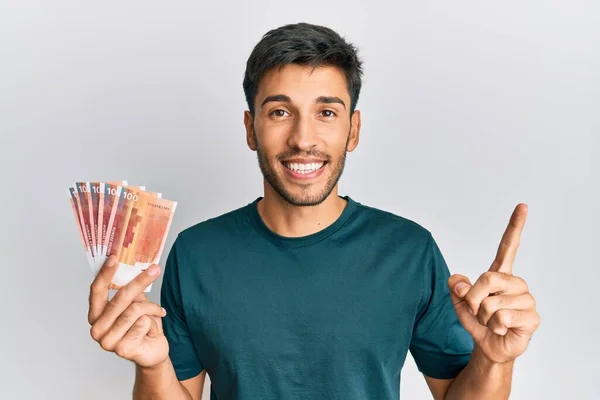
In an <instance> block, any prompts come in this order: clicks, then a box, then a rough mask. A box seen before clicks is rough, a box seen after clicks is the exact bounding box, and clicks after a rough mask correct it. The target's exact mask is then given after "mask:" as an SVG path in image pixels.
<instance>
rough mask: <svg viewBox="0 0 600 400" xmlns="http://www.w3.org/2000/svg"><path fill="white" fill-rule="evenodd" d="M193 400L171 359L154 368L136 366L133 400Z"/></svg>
mask: <svg viewBox="0 0 600 400" xmlns="http://www.w3.org/2000/svg"><path fill="white" fill-rule="evenodd" d="M166 399H168V400H193V399H192V397H191V396H190V394H189V393H188V391H187V390H186V389H185V388H184V387H183V385H182V384H181V383H180V382H179V380H177V376H176V375H175V369H174V368H173V364H172V363H171V359H170V358H167V359H166V360H165V362H164V363H162V364H160V365H158V366H156V367H154V368H141V367H139V366H136V369H135V384H134V387H133V400H166Z"/></svg>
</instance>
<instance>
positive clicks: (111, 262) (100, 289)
mask: <svg viewBox="0 0 600 400" xmlns="http://www.w3.org/2000/svg"><path fill="white" fill-rule="evenodd" d="M117 264H118V261H117V257H116V256H114V255H112V256H110V257H108V259H107V260H106V262H105V263H104V265H103V266H102V268H100V271H99V272H98V274H97V275H96V277H95V278H94V281H93V282H92V284H91V286H90V299H89V302H90V308H89V311H88V322H89V323H90V325H93V324H94V322H96V320H97V319H98V317H100V315H102V312H103V311H104V308H105V307H106V304H107V303H108V289H109V286H110V282H111V281H112V278H113V276H114V275H115V272H116V271H117V268H115V267H116V266H117Z"/></svg>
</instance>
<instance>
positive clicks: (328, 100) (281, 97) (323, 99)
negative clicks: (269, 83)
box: [260, 94, 346, 109]
mask: <svg viewBox="0 0 600 400" xmlns="http://www.w3.org/2000/svg"><path fill="white" fill-rule="evenodd" d="M270 101H275V102H282V103H291V102H292V99H290V96H287V95H285V94H275V95H271V96H267V97H266V98H265V99H264V100H263V102H262V103H261V105H260V106H261V107H262V106H264V105H265V104H267V103H268V102H270ZM319 103H325V104H332V103H338V104H341V105H342V106H344V109H345V108H346V103H344V101H343V100H342V99H340V98H339V97H337V96H319V97H317V98H316V100H315V104H319Z"/></svg>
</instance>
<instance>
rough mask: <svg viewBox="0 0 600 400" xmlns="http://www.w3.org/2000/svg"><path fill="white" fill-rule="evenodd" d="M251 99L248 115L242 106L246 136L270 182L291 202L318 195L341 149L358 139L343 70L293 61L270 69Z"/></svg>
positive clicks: (337, 169)
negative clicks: (297, 63) (250, 111)
mask: <svg viewBox="0 0 600 400" xmlns="http://www.w3.org/2000/svg"><path fill="white" fill-rule="evenodd" d="M254 104H255V117H254V119H252V116H251V115H250V113H249V112H248V111H246V113H245V118H244V123H245V125H246V133H247V141H248V146H249V147H250V148H251V149H252V150H255V151H256V152H257V155H258V161H259V166H260V169H261V171H262V174H263V176H264V178H265V180H266V181H267V183H268V184H269V186H270V188H272V189H273V190H274V191H275V192H276V193H277V194H279V196H281V197H282V198H283V199H284V200H286V201H287V202H288V203H290V204H293V205H296V206H309V205H316V204H319V203H321V202H322V201H324V200H325V199H326V198H327V197H328V196H329V195H330V194H331V192H332V191H333V189H334V188H335V187H336V185H337V182H338V180H339V178H340V176H341V174H342V171H343V169H344V163H345V159H346V151H352V150H354V149H355V148H356V146H357V145H358V135H359V131H360V112H359V111H355V112H354V115H353V116H352V118H350V94H349V93H348V89H347V84H346V78H345V76H344V74H343V72H342V71H341V70H340V69H338V68H336V67H329V66H327V67H319V68H317V69H314V70H312V68H311V67H305V66H300V65H296V64H290V65H286V66H285V67H284V68H283V69H282V70H281V71H279V70H278V68H274V69H271V70H270V71H268V72H267V73H266V74H264V75H263V77H262V78H261V80H260V84H259V88H258V93H257V95H256V98H255V102H254ZM267 189H269V188H267Z"/></svg>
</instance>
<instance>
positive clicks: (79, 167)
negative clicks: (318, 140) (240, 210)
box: [0, 0, 600, 400]
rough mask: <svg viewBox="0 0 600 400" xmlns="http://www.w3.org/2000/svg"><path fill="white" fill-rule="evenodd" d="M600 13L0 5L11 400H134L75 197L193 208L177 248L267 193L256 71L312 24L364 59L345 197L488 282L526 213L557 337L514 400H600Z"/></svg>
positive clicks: (183, 213)
mask: <svg viewBox="0 0 600 400" xmlns="http://www.w3.org/2000/svg"><path fill="white" fill-rule="evenodd" d="M599 11H600V10H599V6H598V2H596V1H578V0H572V1H529V2H523V1H503V2H494V3H492V2H475V1H473V2H468V1H452V2H437V3H436V2H431V1H427V2H425V1H419V2H414V1H413V2H406V1H402V2H388V1H386V2H384V1H369V2H366V1H365V2H359V1H344V2H339V1H330V2H321V1H318V2H317V1H302V2H275V1H264V0H255V1H251V2H242V1H236V2H219V3H218V4H217V2H212V3H208V2H202V1H181V0H179V1H168V2H167V1H148V0H147V1H101V2H100V1H95V2H90V1H68V0H56V1H52V2H50V1H38V2H34V1H26V0H21V1H16V0H15V1H9V2H7V1H0V134H1V144H0V171H1V172H0V173H1V174H2V175H1V177H2V179H1V182H2V184H3V185H2V186H3V192H2V196H1V200H0V201H1V206H2V210H3V218H2V222H3V224H2V229H1V230H0V232H1V233H0V234H1V236H0V246H1V252H2V277H3V283H4V284H3V289H2V291H1V292H2V295H1V296H2V298H1V300H2V306H3V311H2V314H1V315H2V317H1V318H2V319H1V321H2V323H1V330H0V335H1V340H0V344H1V346H2V351H1V354H2V356H1V362H0V379H1V381H2V383H1V385H0V397H2V398H6V399H38V398H43V399H90V400H93V399H127V398H130V396H131V389H132V384H133V371H134V369H133V365H132V364H131V363H129V362H127V361H124V360H122V359H119V358H118V357H117V356H116V355H114V354H110V353H105V352H103V351H102V350H101V348H100V347H99V346H98V345H97V344H96V343H95V342H94V341H93V340H92V339H91V337H90V336H89V325H88V323H87V320H86V314H87V300H88V285H89V283H90V282H91V279H92V276H91V272H90V270H89V267H88V266H87V262H86V258H85V256H84V254H83V252H82V251H81V248H80V244H79V242H78V238H77V231H76V228H75V222H74V220H73V215H72V212H71V209H70V206H69V203H68V199H67V195H66V193H67V192H66V188H67V186H68V185H69V184H70V183H71V182H72V181H75V180H115V179H128V180H129V182H130V183H132V184H140V185H146V186H147V187H148V189H149V190H155V191H161V192H163V193H164V197H166V198H169V199H173V200H177V201H178V202H179V206H178V209H177V212H176V215H175V220H174V223H173V227H172V230H171V234H170V235H169V239H168V241H167V247H166V249H167V250H168V249H169V248H170V246H171V244H172V242H173V240H174V238H175V235H176V233H177V232H179V231H181V230H182V229H183V228H185V227H188V226H190V225H193V224H195V223H197V222H199V221H202V220H204V219H207V218H210V217H212V216H216V215H218V214H221V213H224V212H226V211H229V210H231V209H233V208H237V207H239V206H241V205H244V204H246V203H248V202H249V201H251V200H253V199H254V198H255V197H256V196H259V195H261V194H262V176H261V175H260V171H259V169H258V166H257V162H256V159H255V154H254V153H252V152H251V151H249V150H248V149H247V147H246V144H245V138H244V135H245V132H244V129H243V124H242V121H243V120H242V117H243V111H244V110H245V109H246V104H245V100H244V96H243V91H242V79H243V73H244V69H245V62H246V59H247V57H248V55H249V54H250V52H251V50H252V48H253V46H254V45H255V44H256V43H257V42H258V41H259V40H260V38H261V36H262V35H263V34H264V33H265V32H266V31H268V30H269V29H272V28H276V27H278V26H281V25H283V24H286V23H291V22H299V21H305V22H311V23H317V24H323V25H327V26H329V27H331V28H333V29H335V30H336V31H338V32H339V33H340V34H342V35H343V36H346V38H347V39H348V40H349V41H350V42H352V43H354V44H356V45H357V46H358V47H359V49H360V54H361V56H362V57H363V59H364V61H365V64H364V65H365V77H364V87H363V91H362V94H361V98H360V100H359V104H358V106H359V109H361V110H362V113H363V114H362V115H363V130H362V137H361V143H360V145H359V147H358V149H357V150H356V152H354V153H352V154H350V155H349V158H348V163H347V169H346V171H345V175H344V176H343V178H342V180H341V184H340V193H341V194H349V195H351V196H352V197H353V198H355V199H356V200H357V201H360V202H362V203H364V204H367V205H371V206H375V207H378V208H382V209H385V210H389V211H392V212H394V213H397V214H399V215H402V216H404V217H407V218H410V219H413V220H415V221H416V222H418V223H420V224H422V225H423V226H425V227H426V228H427V229H429V230H431V231H432V232H433V234H434V237H435V238H436V240H437V241H438V243H439V245H440V247H441V249H442V251H443V253H444V255H445V257H446V259H447V262H448V264H449V266H450V269H451V271H452V272H453V273H457V272H460V273H464V274H466V275H468V276H469V277H470V278H471V279H472V280H474V279H476V278H477V277H478V276H479V275H480V274H481V273H483V272H484V271H485V270H486V269H487V268H488V267H489V265H490V262H491V261H492V259H493V257H494V255H495V252H496V246H497V244H498V241H499V239H500V236H501V234H502V232H503V230H504V228H505V226H506V223H507V221H508V218H509V216H510V214H511V212H512V210H513V208H514V206H515V205H516V204H517V203H518V202H525V203H527V204H528V205H529V210H530V213H529V218H528V221H527V225H526V227H525V232H524V235H523V238H522V244H521V249H520V251H519V254H518V257H517V261H516V264H515V271H514V272H515V274H516V275H520V276H522V277H523V278H525V279H526V280H527V282H528V283H529V286H530V290H531V292H532V293H533V294H534V296H535V297H536V298H537V301H538V309H539V313H540V315H541V317H542V323H541V326H540V328H539V330H538V332H537V333H536V334H535V335H534V337H533V340H532V341H531V343H530V346H529V348H528V350H527V351H526V353H525V354H524V355H523V356H522V357H520V358H519V359H518V360H517V363H516V367H515V376H514V383H513V395H512V397H511V398H512V399H542V398H543V399H567V398H569V399H597V398H600V388H599V384H598V373H599V372H600V370H599V369H598V360H599V359H600V351H599V349H600V346H598V330H599V328H600V326H599V325H598V306H599V302H598V296H597V295H596V293H597V288H598V282H599V281H600V265H599V262H598V257H597V246H598V241H599V239H600V237H599V235H598V223H599V222H600V218H599V217H600V212H599V211H598V209H599V204H600V191H599V190H598V183H599V181H600V173H599V170H600V166H599V162H598V156H599V153H600V143H599V142H600V140H599V138H598V136H599V135H600V133H599V128H600V124H599V111H598V110H599V108H600V79H599V76H598V75H599V72H598V71H600V62H599V61H600V56H599V51H600V50H599V49H600V40H599V39H600V12H599ZM162 263H163V264H164V259H163V260H162ZM159 288H160V281H159V282H158V284H157V285H156V286H155V287H153V290H152V292H151V298H152V299H153V300H158V293H159ZM402 379H403V384H402V388H401V394H402V398H405V399H427V398H430V395H429V391H428V389H427V387H426V384H425V381H424V379H423V377H422V376H421V375H420V374H419V373H418V371H417V370H416V367H415V365H414V362H413V361H412V359H411V358H410V355H409V356H408V359H407V363H406V366H405V368H404V370H403V374H402ZM207 383H208V381H207ZM205 393H208V390H205ZM206 398H208V397H206Z"/></svg>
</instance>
